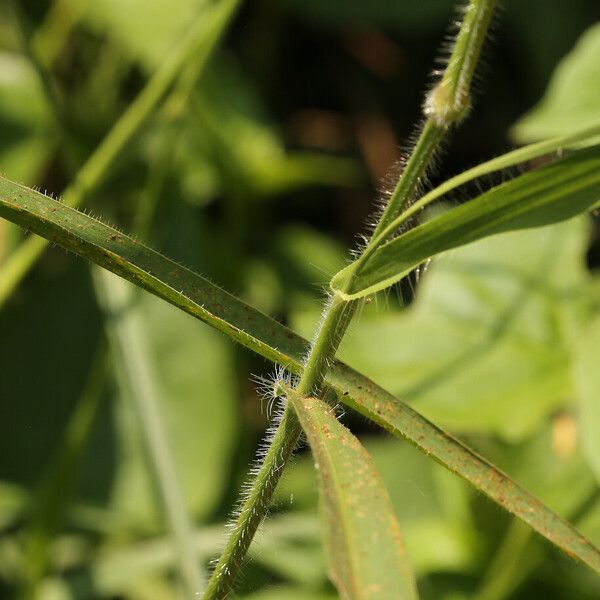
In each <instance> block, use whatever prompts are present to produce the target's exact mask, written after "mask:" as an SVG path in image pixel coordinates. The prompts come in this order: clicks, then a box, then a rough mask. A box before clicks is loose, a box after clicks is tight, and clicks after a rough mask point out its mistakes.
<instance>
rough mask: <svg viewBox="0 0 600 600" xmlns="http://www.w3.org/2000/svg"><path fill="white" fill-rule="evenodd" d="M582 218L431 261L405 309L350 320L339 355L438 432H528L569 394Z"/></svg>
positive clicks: (581, 273)
mask: <svg viewBox="0 0 600 600" xmlns="http://www.w3.org/2000/svg"><path fill="white" fill-rule="evenodd" d="M588 225H589V223H588V221H587V219H584V218H577V219H571V220H569V221H567V222H564V223H559V224H557V225H553V226H549V227H542V228H538V229H534V230H529V231H514V232H510V233H506V234H504V235H499V236H493V237H490V238H486V239H484V240H480V241H479V242H476V243H474V244H471V245H468V246H465V247H463V248H459V249H457V250H455V251H453V252H452V253H450V254H449V255H448V256H446V257H443V258H442V259H440V260H438V261H434V262H433V263H432V265H431V266H430V267H429V269H428V272H427V274H426V276H425V277H424V278H423V280H422V281H421V282H420V284H419V286H418V288H417V293H416V296H415V299H414V301H413V302H412V303H411V305H410V306H409V307H408V308H406V309H405V310H398V309H395V310H394V309H392V310H385V307H381V308H379V309H378V310H377V311H374V310H370V311H369V312H368V313H365V314H364V315H363V316H361V318H360V319H357V320H356V322H355V323H354V324H353V326H352V327H351V328H350V330H349V332H348V333H347V335H346V336H345V338H344V340H343V342H342V347H341V349H340V353H339V355H340V358H341V359H342V360H344V361H345V362H347V363H348V364H350V365H352V366H353V367H355V368H357V369H358V370H359V371H361V372H362V373H369V375H370V377H371V378H372V379H373V381H376V382H377V383H379V384H380V385H382V386H383V387H384V388H385V389H388V390H390V391H391V392H393V393H394V394H395V395H397V396H398V397H400V398H402V399H403V400H405V401H407V402H409V403H410V404H411V405H412V406H413V407H414V408H416V409H417V410H419V412H421V413H422V414H423V415H425V416H426V417H427V418H429V419H432V420H433V421H434V422H436V423H439V424H440V425H443V426H444V427H449V428H451V429H453V430H456V431H461V432H464V433H470V434H496V435H500V436H501V437H502V438H504V439H506V440H512V441H515V440H517V439H523V438H524V437H529V436H531V435H532V434H533V433H534V432H535V431H537V430H538V429H539V427H540V425H541V424H542V423H543V422H544V421H545V420H546V419H547V418H548V417H549V416H550V415H551V414H552V413H553V412H555V411H556V410H557V409H560V408H561V407H563V406H564V405H565V404H566V403H567V402H568V401H569V399H570V398H571V397H572V384H571V373H570V369H569V361H570V355H571V338H572V337H574V335H575V332H576V331H578V323H577V322H578V320H579V319H580V318H581V314H580V313H581V310H582V305H583V302H584V296H585V288H586V286H587V285H588V282H589V274H588V272H587V268H586V265H585V255H586V252H587V248H588V235H589V233H588V232H589V227H588ZM316 316H318V315H315V313H314V312H311V313H309V315H308V317H309V319H310V320H312V322H314V319H315V317H316ZM302 320H304V317H302ZM307 320H308V319H307ZM373 339H375V340H377V343H376V344H372V343H370V340H373ZM402 340H410V343H402Z"/></svg>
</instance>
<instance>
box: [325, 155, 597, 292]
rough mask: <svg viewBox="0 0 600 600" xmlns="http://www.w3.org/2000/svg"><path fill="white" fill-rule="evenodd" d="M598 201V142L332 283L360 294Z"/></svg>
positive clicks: (406, 238)
mask: <svg viewBox="0 0 600 600" xmlns="http://www.w3.org/2000/svg"><path fill="white" fill-rule="evenodd" d="M599 200H600V146H594V147H591V148H587V149H584V150H579V151H576V152H574V153H573V154H572V155H571V156H569V157H567V158H565V159H562V160H557V161H555V162H553V163H551V164H550V165H547V166H545V167H542V168H540V169H536V170H533V171H529V172H527V173H525V174H523V175H520V176H519V177H516V178H515V179H513V180H512V181H508V182H506V183H503V184H501V185H498V186H496V187H494V188H492V189H491V190H490V191H488V192H485V193H484V194H482V195H481V196H478V197H477V198H475V199H474V200H471V201H469V202H467V203H465V204H463V205H461V206H458V207H457V208H454V209H452V210H450V211H448V212H446V213H444V214H442V215H440V216H438V217H435V218H433V219H431V220H430V221H427V222H426V223H424V224H422V225H419V226H417V227H415V228H414V229H411V230H410V231H408V232H406V233H404V234H402V235H400V236H399V237H397V238H395V239H393V240H391V241H389V242H387V243H385V244H383V245H381V246H379V248H377V250H375V252H374V253H373V254H372V255H371V256H370V257H369V258H368V259H367V261H366V263H365V265H364V266H363V267H362V269H360V270H359V271H358V272H357V273H356V274H355V271H356V265H357V263H356V262H355V263H352V264H351V265H349V266H348V267H346V268H345V269H344V270H342V271H340V272H339V273H338V274H337V275H335V276H334V278H333V279H332V281H331V286H332V288H333V290H335V291H336V292H337V293H339V294H340V295H341V296H342V297H346V298H361V297H364V296H367V295H369V294H372V293H374V292H377V291H380V290H382V289H385V288H386V287H389V286H390V285H393V284H394V283H396V282H397V281H399V280H400V279H402V277H404V276H405V275H407V274H408V273H409V272H410V271H411V270H412V269H414V268H415V267H417V266H418V265H419V264H421V263H422V262H424V261H426V260H427V259H429V258H431V257H433V256H436V255H437V254H440V253H442V252H445V251H447V250H451V249H453V248H457V247H459V246H463V245H465V244H469V243H471V242H474V241H477V240H479V239H482V238H485V237H488V236H491V235H495V234H498V233H503V232H507V231H511V230H515V229H527V228H531V227H542V226H544V225H550V224H552V223H556V222H559V221H563V220H565V219H568V218H570V217H573V216H575V215H576V214H578V213H580V212H583V211H585V210H588V209H590V208H592V207H593V206H594V205H595V204H596V203H597V202H598V201H599Z"/></svg>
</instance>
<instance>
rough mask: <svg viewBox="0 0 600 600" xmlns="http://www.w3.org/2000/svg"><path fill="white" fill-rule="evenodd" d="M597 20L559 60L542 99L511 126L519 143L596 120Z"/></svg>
mask: <svg viewBox="0 0 600 600" xmlns="http://www.w3.org/2000/svg"><path fill="white" fill-rule="evenodd" d="M599 55H600V23H596V24H595V25H593V26H592V27H590V28H589V29H588V30H587V31H586V32H585V33H584V34H583V35H582V36H581V38H580V39H579V41H578V42H577V44H576V46H575V47H574V48H573V50H572V51H571V52H570V53H569V54H568V55H567V56H566V57H565V58H564V59H563V60H562V61H561V62H560V63H559V65H558V67H557V68H556V70H555V72H554V74H553V75H552V79H551V80H550V83H549V85H548V88H547V90H546V93H545V94H544V97H543V98H542V100H541V101H540V102H539V103H538V104H537V105H536V106H534V107H533V108H532V109H531V110H530V111H529V112H528V113H527V114H525V115H524V116H523V117H521V119H519V121H517V123H516V124H515V125H514V127H513V129H512V131H511V134H512V137H513V139H514V140H515V141H517V142H519V143H525V142H532V141H536V140H543V139H547V138H549V137H552V136H556V135H565V134H568V133H570V132H571V131H574V130H577V129H581V128H582V127H590V126H592V125H597V124H598V123H600V61H598V56H599Z"/></svg>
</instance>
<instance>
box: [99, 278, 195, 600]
mask: <svg viewBox="0 0 600 600" xmlns="http://www.w3.org/2000/svg"><path fill="white" fill-rule="evenodd" d="M93 275H94V284H95V287H96V292H97V294H98V296H99V298H100V299H101V304H102V305H103V308H104V310H105V311H106V313H107V314H108V316H109V318H108V319H107V330H108V331H107V333H108V336H109V342H110V350H111V353H112V354H113V356H114V358H115V360H114V363H115V367H116V372H117V375H118V376H119V379H120V380H121V382H122V388H123V389H124V390H126V393H127V396H128V397H129V398H130V400H131V402H132V403H133V405H134V408H135V410H136V413H137V417H138V418H139V419H140V421H141V427H140V430H141V432H142V435H143V438H144V444H145V446H146V448H147V451H148V454H149V456H150V461H149V462H150V466H151V468H152V470H153V475H154V479H155V481H156V488H157V490H158V492H159V498H160V500H161V503H162V505H163V508H164V512H165V516H166V519H167V521H168V524H169V528H170V530H171V532H172V536H173V540H174V543H175V545H176V547H177V558H178V560H179V570H180V573H181V578H182V581H183V583H184V587H185V590H186V596H187V597H188V598H194V597H195V595H196V594H197V593H198V592H199V590H200V588H201V586H202V580H203V578H202V575H201V572H200V566H199V563H198V560H197V558H196V552H195V550H194V547H193V540H192V524H191V520H190V518H189V516H188V512H187V507H186V503H185V499H184V496H183V492H182V489H181V486H180V484H179V478H178V477H177V473H176V469H175V463H174V460H173V455H172V452H171V448H170V446H169V440H168V439H167V433H166V430H165V427H164V420H163V418H162V415H161V412H160V401H159V396H158V394H157V392H156V390H157V389H158V385H157V383H156V382H155V379H154V374H153V371H152V368H151V367H150V362H149V357H148V356H147V352H146V343H145V340H144V336H143V332H144V324H143V323H142V322H141V320H140V318H141V315H140V314H138V313H137V312H136V311H135V298H134V296H133V295H132V293H131V289H130V286H129V284H127V283H126V282H124V281H123V280H122V279H120V278H119V277H116V276H115V275H113V274H112V273H108V272H107V271H104V270H103V269H99V268H96V267H95V268H94V269H93ZM132 309H134V310H132Z"/></svg>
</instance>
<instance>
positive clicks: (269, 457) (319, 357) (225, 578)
mask: <svg viewBox="0 0 600 600" xmlns="http://www.w3.org/2000/svg"><path fill="white" fill-rule="evenodd" d="M355 306H356V303H355V302H344V301H343V300H341V299H340V298H338V297H337V296H334V297H333V298H332V299H331V301H330V303H329V304H328V305H327V308H326V310H325V313H324V314H323V319H322V321H321V326H320V327H319V330H318V332H317V335H316V336H315V341H314V343H313V345H312V347H311V350H310V352H309V355H308V357H307V359H306V362H305V365H304V370H303V372H302V375H301V377H300V381H299V382H298V385H297V386H296V391H297V392H298V393H300V394H303V395H304V394H308V393H310V392H311V391H312V390H314V389H315V388H317V387H319V386H320V385H321V383H322V382H323V377H324V376H325V373H326V372H327V364H328V362H329V361H330V360H332V359H333V357H334V355H335V353H336V351H337V348H338V346H339V343H340V341H341V339H342V337H343V335H344V332H345V331H346V328H347V327H348V325H349V323H350V321H351V319H352V315H353V314H354V310H355ZM301 434H302V428H301V427H300V422H299V421H298V418H297V417H296V414H295V412H294V409H293V408H292V406H291V405H290V404H286V407H285V410H284V413H283V418H282V420H281V422H280V424H279V426H278V427H277V430H276V432H275V435H274V436H273V439H272V440H271V443H270V445H269V449H268V451H267V453H266V455H265V458H264V460H263V462H262V464H261V465H260V468H259V470H258V473H257V475H256V479H255V480H254V481H253V483H252V488H251V489H250V492H249V493H248V495H247V497H246V499H245V501H244V503H243V505H242V508H241V509H240V512H239V515H238V517H237V520H236V523H235V526H234V529H233V531H232V533H231V535H230V536H229V539H228V540H227V544H226V546H225V549H224V550H223V553H222V554H221V557H220V558H219V562H218V563H217V565H216V567H215V569H214V571H213V573H212V576H211V578H210V581H209V582H208V587H207V588H206V592H205V594H204V600H221V599H223V598H226V597H227V594H228V593H229V591H230V590H231V586H232V585H233V582H234V580H235V577H236V575H237V572H238V571H239V568H240V566H241V564H242V561H243V559H244V556H245V555H246V552H247V551H248V547H249V546H250V543H251V542H252V539H253V537H254V534H255V533H256V530H257V528H258V526H259V525H260V522H261V521H262V519H263V518H264V516H265V515H266V513H267V510H268V508H269V504H270V502H271V497H272V496H273V491H274V490H275V487H276V485H277V483H278V481H279V478H280V477H281V474H282V473H283V469H284V467H285V465H286V464H287V461H288V459H289V458H290V456H291V455H292V453H293V451H294V449H295V448H296V445H297V444H298V441H299V440H300V435H301Z"/></svg>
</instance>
